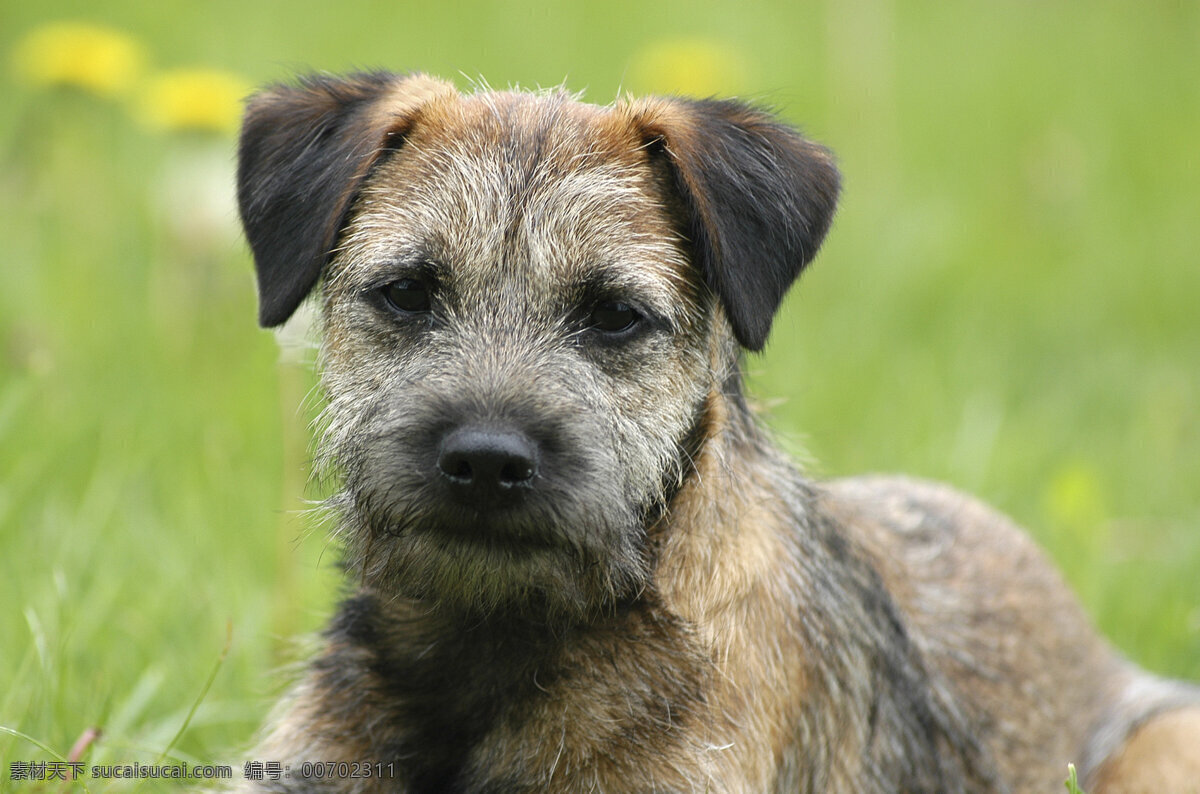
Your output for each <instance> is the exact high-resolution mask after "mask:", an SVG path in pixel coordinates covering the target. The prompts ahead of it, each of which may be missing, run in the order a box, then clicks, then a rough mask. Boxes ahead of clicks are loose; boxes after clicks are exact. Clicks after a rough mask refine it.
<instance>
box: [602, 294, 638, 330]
mask: <svg viewBox="0 0 1200 794" xmlns="http://www.w3.org/2000/svg"><path fill="white" fill-rule="evenodd" d="M641 317H642V316H641V315H640V314H638V313H637V310H636V309H634V308H633V307H632V306H630V305H629V304H628V303H621V302H620V301H601V302H600V303H597V304H596V305H595V307H594V308H593V309H592V316H591V324H592V327H593V328H595V329H597V330H599V331H603V332H605V333H608V334H617V333H620V332H622V331H627V330H629V329H630V328H632V327H633V326H634V324H635V323H636V322H637V321H638V320H640V319H641Z"/></svg>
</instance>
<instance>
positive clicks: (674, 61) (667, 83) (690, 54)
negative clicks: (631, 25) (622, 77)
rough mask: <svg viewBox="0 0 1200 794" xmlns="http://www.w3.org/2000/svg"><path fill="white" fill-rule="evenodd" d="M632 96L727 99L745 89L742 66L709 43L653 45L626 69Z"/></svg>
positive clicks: (731, 53) (730, 53)
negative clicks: (676, 95) (654, 94)
mask: <svg viewBox="0 0 1200 794" xmlns="http://www.w3.org/2000/svg"><path fill="white" fill-rule="evenodd" d="M628 82H629V88H630V90H631V91H633V92H634V93H658V94H683V95H686V96H713V95H720V96H731V95H734V94H737V93H738V92H739V91H743V90H745V87H746V65H745V62H744V61H743V59H742V58H741V57H739V55H738V54H737V52H736V51H734V49H733V48H732V47H730V46H728V45H726V44H724V43H722V42H719V41H715V40H712V39H695V38H691V39H664V40H659V41H653V42H651V43H649V44H648V45H646V46H645V47H643V48H642V49H641V50H639V51H638V52H636V53H634V56H633V58H632V60H631V62H630V65H629V76H628Z"/></svg>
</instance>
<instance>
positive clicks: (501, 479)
mask: <svg viewBox="0 0 1200 794" xmlns="http://www.w3.org/2000/svg"><path fill="white" fill-rule="evenodd" d="M537 459H538V455H537V447H536V446H535V445H534V443H533V441H531V440H530V439H529V437H528V436H526V435H525V434H524V433H519V432H517V431H514V430H507V429H505V430H499V429H495V428H481V427H458V428H455V429H454V430H451V431H450V432H449V433H447V434H446V436H445V437H444V438H443V439H442V447H441V450H440V451H439V453H438V460H437V466H438V470H439V471H440V472H441V474H442V477H443V478H444V479H445V480H446V481H448V482H449V484H450V487H451V488H452V489H453V491H454V493H455V495H456V496H458V497H459V498H460V499H462V500H465V501H470V502H475V503H478V502H488V501H496V500H497V499H501V498H519V497H520V495H521V494H522V493H523V492H524V491H525V490H526V489H527V488H529V487H530V485H531V484H532V482H533V478H534V477H535V476H536V475H537V463H538V460H537Z"/></svg>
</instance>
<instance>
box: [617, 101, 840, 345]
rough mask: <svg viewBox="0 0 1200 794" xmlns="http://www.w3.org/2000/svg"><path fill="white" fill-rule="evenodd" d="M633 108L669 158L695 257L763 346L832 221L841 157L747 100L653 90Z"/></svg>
mask: <svg viewBox="0 0 1200 794" xmlns="http://www.w3.org/2000/svg"><path fill="white" fill-rule="evenodd" d="M629 112H630V113H631V114H632V119H633V123H634V124H635V126H636V127H638V128H639V130H640V132H641V134H642V136H643V139H644V140H645V141H646V142H647V143H648V144H649V145H650V146H651V147H652V148H653V147H661V149H662V150H663V152H664V153H665V155H666V156H667V158H668V159H669V162H670V166H671V169H672V171H673V174H674V181H675V189H676V192H677V193H678V195H679V197H680V199H681V200H682V202H683V205H684V208H685V211H686V213H687V226H688V228H687V229H686V230H685V233H686V235H687V237H688V239H689V241H690V243H691V246H692V256H693V259H694V263H695V265H696V266H697V267H698V268H699V270H700V272H701V273H702V274H703V276H704V279H705V281H706V282H707V283H708V285H709V287H710V288H711V289H712V290H713V292H714V293H715V294H716V295H717V297H718V298H719V299H720V300H721V303H722V305H723V306H724V308H725V314H726V316H727V317H728V318H729V322H730V325H731V326H732V327H733V332H734V335H735V336H736V337H737V339H738V341H739V342H740V343H741V344H742V346H743V347H746V348H747V349H749V350H762V348H763V345H765V344H766V341H767V334H768V333H769V332H770V330H771V321H772V320H773V319H774V316H775V312H776V310H777V309H778V308H779V304H780V302H781V301H782V300H783V296H784V294H785V293H786V292H787V290H788V287H790V286H791V284H792V282H793V281H795V280H796V277H797V276H799V275H800V271H801V270H802V269H803V268H804V266H805V265H807V264H808V263H809V262H810V261H811V260H812V258H813V256H814V255H815V254H816V253H817V249H818V248H819V247H820V246H821V241H822V240H823V239H824V238H825V232H826V231H828V229H829V224H830V222H831V221H832V220H833V211H834V206H835V205H836V203H837V195H838V186H839V177H838V171H837V168H836V167H835V166H834V164H833V156H832V155H831V154H830V153H829V151H828V150H826V149H825V148H823V147H821V146H819V145H817V144H815V143H813V142H811V141H808V140H806V139H805V138H803V137H801V136H800V134H799V133H797V132H796V131H795V130H793V129H792V128H791V127H789V126H787V125H786V124H784V123H782V122H780V121H779V120H777V119H776V118H774V117H773V116H771V115H770V114H768V113H764V112H762V111H760V110H756V109H754V108H751V107H749V106H747V105H744V104H741V103H739V102H733V101H728V100H715V99H706V100H686V99H662V98H650V99H643V100H634V101H633V102H632V103H631V105H630V106H629Z"/></svg>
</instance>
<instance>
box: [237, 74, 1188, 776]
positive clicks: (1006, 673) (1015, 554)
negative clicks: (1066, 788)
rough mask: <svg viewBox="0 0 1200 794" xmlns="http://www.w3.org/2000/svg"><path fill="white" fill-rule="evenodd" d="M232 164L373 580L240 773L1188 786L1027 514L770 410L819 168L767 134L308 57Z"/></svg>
mask: <svg viewBox="0 0 1200 794" xmlns="http://www.w3.org/2000/svg"><path fill="white" fill-rule="evenodd" d="M238 191H239V200H240V205H241V213H242V218H243V221H244V224H245V229H246V234H247V237H248V238H249V241H250V245H251V247H252V249H253V252H254V257H255V261H256V265H257V273H258V282H259V289H260V298H261V316H260V320H261V322H262V323H263V324H264V325H267V326H274V325H278V324H280V323H283V322H284V321H285V320H287V319H288V318H289V316H290V315H291V314H292V313H293V311H294V310H295V309H296V308H297V306H298V304H300V303H301V301H303V300H304V299H305V297H306V296H307V295H309V293H310V292H312V291H314V290H315V289H319V291H320V293H321V305H322V307H323V333H324V342H323V355H322V359H323V378H324V386H325V389H326V392H327V394H328V400H329V406H328V410H327V413H326V427H325V432H324V439H323V442H322V451H323V454H324V456H325V463H326V464H327V465H328V466H331V467H333V468H334V469H335V470H336V471H337V472H338V473H339V475H340V477H341V478H342V479H343V480H344V488H343V489H342V490H341V493H340V495H339V496H338V497H337V498H336V500H335V501H336V505H335V507H336V509H337V511H338V512H339V516H340V522H341V524H340V526H341V534H342V539H343V541H344V544H345V547H346V551H347V557H346V565H347V568H348V570H349V572H350V575H351V576H352V578H353V579H354V580H355V581H356V582H357V584H358V587H357V591H356V593H355V594H354V595H353V596H351V597H350V598H349V599H348V600H347V601H346V602H345V603H344V604H343V605H342V607H341V610H340V612H339V613H338V615H337V617H336V618H335V619H334V620H333V623H332V625H331V626H330V627H329V629H328V631H327V634H326V640H327V645H326V648H325V650H324V652H323V653H322V654H321V655H320V656H319V658H317V659H316V661H315V662H313V663H312V666H311V668H310V670H309V672H308V674H307V677H306V678H305V680H304V681H303V682H301V683H300V684H299V685H298V686H297V688H296V689H295V691H294V692H293V694H292V696H291V698H290V699H289V700H288V702H287V703H286V704H285V705H284V707H283V710H282V712H281V714H280V717H279V718H278V720H277V721H276V723H275V724H274V725H273V728H272V729H271V730H270V732H269V734H268V735H267V737H266V738H265V739H264V741H263V743H262V745H261V746H260V748H259V749H258V750H257V752H256V755H257V757H259V758H260V759H262V760H265V761H278V762H281V763H282V764H284V765H286V766H285V768H284V774H283V775H280V776H279V777H280V779H279V780H270V779H267V780H264V781H258V782H248V783H247V784H246V785H247V787H248V788H262V789H266V790H274V791H337V792H368V791H371V792H374V791H397V792H541V791H557V792H593V791H595V792H624V791H637V792H650V791H657V792H700V791H709V792H800V791H804V792H851V791H853V792H864V791H869V792H891V791H909V792H935V791H971V792H1005V791H1011V792H1020V791H1051V790H1057V789H1060V788H1061V787H1062V781H1063V779H1064V778H1065V776H1066V767H1067V763H1068V762H1074V763H1076V764H1077V765H1078V766H1079V768H1080V770H1081V780H1082V781H1083V782H1084V783H1085V784H1086V785H1087V786H1090V787H1091V788H1092V790H1093V793H1094V794H1096V793H1102V792H1117V791H1151V790H1153V791H1161V792H1167V791H1181V790H1193V791H1194V790H1196V789H1197V787H1200V694H1198V693H1197V690H1195V689H1192V688H1188V687H1187V686H1185V685H1183V684H1177V683H1170V682H1165V681H1162V680H1159V679H1155V678H1153V677H1151V676H1149V675H1148V674H1146V673H1144V672H1142V671H1140V670H1138V669H1137V668H1135V667H1133V666H1132V665H1130V664H1129V663H1128V662H1126V661H1125V660H1123V659H1122V658H1121V657H1120V656H1119V655H1117V654H1116V653H1115V652H1114V651H1113V650H1111V649H1110V648H1109V646H1108V645H1106V644H1105V643H1104V641H1103V640H1101V639H1100V638H1099V637H1098V636H1097V635H1096V634H1095V633H1094V632H1093V630H1092V628H1091V627H1090V625H1089V623H1088V620H1087V618H1086V617H1085V616H1084V615H1083V614H1082V612H1081V611H1080V609H1079V607H1078V606H1077V604H1076V602H1075V601H1074V599H1073V598H1072V597H1071V595H1070V594H1069V593H1068V591H1067V589H1066V588H1065V587H1064V585H1063V582H1062V580H1061V579H1060V578H1059V576H1058V574H1057V573H1056V572H1055V571H1054V569H1053V568H1052V567H1051V566H1050V564H1049V563H1048V562H1047V561H1046V560H1045V559H1044V558H1043V557H1042V555H1041V554H1040V553H1039V551H1038V550H1037V549H1036V548H1035V547H1034V545H1033V543H1032V542H1031V541H1030V540H1029V539H1027V538H1026V536H1025V535H1024V534H1022V532H1021V531H1020V530H1018V529H1017V528H1016V527H1014V526H1013V525H1012V524H1010V523H1009V522H1008V521H1007V520H1005V519H1004V518H1003V517H1002V516H1000V515H997V514H996V513H994V512H992V511H991V510H989V509H988V508H986V507H984V506H982V505H980V504H978V503H977V502H975V501H972V500H971V499H970V498H968V497H965V496H962V495H960V494H958V493H955V492H954V491H952V490H950V489H948V488H945V487H941V486H938V485H932V484H927V483H922V482H914V481H911V480H904V479H898V478H868V479H854V480H846V481H838V482H829V483H816V482H812V481H810V480H808V479H806V478H805V477H804V476H802V475H801V474H799V473H797V471H796V470H795V469H794V468H793V467H792V465H791V464H790V463H789V462H788V461H787V460H786V459H785V458H784V456H783V455H782V454H781V453H780V452H779V451H778V450H777V449H776V447H774V446H773V445H772V443H771V442H770V440H769V438H768V436H767V435H766V433H765V432H764V431H763V430H762V429H761V428H760V426H759V424H758V423H757V421H756V419H755V417H754V415H753V413H752V412H751V410H750V409H749V408H748V407H747V403H746V399H745V397H744V395H743V392H742V386H741V377H740V369H739V360H740V358H741V356H742V354H743V351H744V350H751V351H757V350H759V349H761V348H762V347H763V344H764V342H765V341H766V338H767V333H768V330H769V328H770V325H771V321H772V316H773V314H774V313H775V310H776V308H777V307H778V305H779V302H780V300H781V299H782V297H783V295H784V293H785V291H786V290H787V289H788V287H789V285H790V284H791V283H792V281H793V280H794V279H795V278H796V276H797V275H798V274H799V273H800V271H801V269H802V268H803V267H804V266H805V265H806V264H807V263H808V262H809V260H811V259H812V257H813V255H814V254H815V253H816V251H817V248H818V247H819V246H820V244H821V240H822V238H823V236H824V235H825V232H826V229H827V228H828V227H829V224H830V219H831V217H832V215H833V211H834V204H835V200H836V197H837V192H838V174H837V171H836V169H835V167H834V164H833V161H832V159H831V157H830V155H829V153H828V152H827V151H826V150H825V149H823V148H821V147H820V146H817V145H815V144H813V143H811V142H809V141H807V140H805V139H803V138H802V137H800V136H799V135H798V134H797V133H796V132H795V131H794V130H792V129H791V128H789V127H788V126H786V125H784V124H782V123H781V122H779V121H778V120H776V119H774V118H773V117H771V116H769V115H767V114H765V113H763V112H761V111H759V110H755V109H753V108H750V107H747V106H745V105H742V104H739V103H735V102H727V101H715V100H704V101H690V100H684V99H643V100H632V101H628V102H621V103H618V104H615V105H613V106H610V107H596V106H591V105H585V104H582V103H579V102H577V101H574V99H573V98H572V97H570V96H568V95H566V94H564V93H562V92H543V93H534V94H530V93H520V92H513V93H509V92H490V91H489V92H480V93H477V94H474V95H460V94H459V93H458V92H457V91H455V89H454V88H453V87H451V86H450V85H449V84H447V83H444V82H441V81H438V80H434V79H431V78H428V77H424V76H408V77H399V76H393V75H388V74H360V75H354V76H351V77H349V78H347V79H332V78H325V77H319V78H309V79H306V80H303V81H301V82H300V83H298V84H297V85H292V86H288V85H281V86H275V87H272V88H269V89H268V90H266V91H264V92H262V93H260V94H258V95H257V96H255V97H254V98H253V99H252V100H251V101H250V105H249V109H248V112H247V114H246V121H245V128H244V131H243V133H242V139H241V152H240V166H239V173H238ZM318 285H319V287H318ZM341 762H344V763H343V764H341V765H340V766H339V765H338V764H339V763H341ZM306 775H307V776H306ZM1189 787H1190V789H1189Z"/></svg>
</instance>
